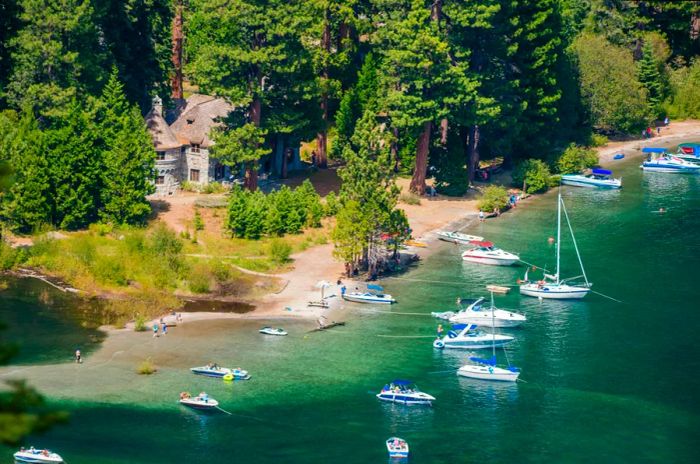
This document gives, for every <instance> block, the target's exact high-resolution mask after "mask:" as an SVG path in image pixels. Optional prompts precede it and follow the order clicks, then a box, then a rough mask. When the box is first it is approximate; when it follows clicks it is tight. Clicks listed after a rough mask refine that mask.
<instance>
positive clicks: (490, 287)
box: [486, 285, 510, 294]
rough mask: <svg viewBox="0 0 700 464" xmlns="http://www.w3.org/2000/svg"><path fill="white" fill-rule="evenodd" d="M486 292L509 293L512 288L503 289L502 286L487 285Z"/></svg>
mask: <svg viewBox="0 0 700 464" xmlns="http://www.w3.org/2000/svg"><path fill="white" fill-rule="evenodd" d="M486 290H488V291H489V292H493V293H504V294H505V293H508V292H509V291H510V287H502V286H500V285H487V286H486Z"/></svg>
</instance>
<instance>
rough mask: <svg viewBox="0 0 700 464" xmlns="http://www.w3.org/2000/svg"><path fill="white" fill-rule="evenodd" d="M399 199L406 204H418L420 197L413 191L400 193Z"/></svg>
mask: <svg viewBox="0 0 700 464" xmlns="http://www.w3.org/2000/svg"><path fill="white" fill-rule="evenodd" d="M399 201H400V202H403V203H406V204H407V205H420V197H419V196H418V195H414V194H413V193H402V194H401V195H400V196H399Z"/></svg>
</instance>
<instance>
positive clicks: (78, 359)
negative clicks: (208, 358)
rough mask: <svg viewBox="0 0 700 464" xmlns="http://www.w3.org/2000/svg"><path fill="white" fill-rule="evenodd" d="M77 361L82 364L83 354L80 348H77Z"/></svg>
mask: <svg viewBox="0 0 700 464" xmlns="http://www.w3.org/2000/svg"><path fill="white" fill-rule="evenodd" d="M75 362H77V363H78V364H82V362H83V356H82V355H81V354H80V350H75Z"/></svg>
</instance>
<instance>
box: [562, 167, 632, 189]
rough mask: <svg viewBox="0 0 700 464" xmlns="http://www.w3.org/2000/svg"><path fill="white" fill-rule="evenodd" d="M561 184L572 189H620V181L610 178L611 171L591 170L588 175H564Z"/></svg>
mask: <svg viewBox="0 0 700 464" xmlns="http://www.w3.org/2000/svg"><path fill="white" fill-rule="evenodd" d="M561 183H562V184H564V185H571V186H574V187H593V188H602V189H619V188H621V187H622V179H615V178H613V177H612V171H608V170H607V169H593V170H591V173H590V174H588V175H583V174H564V175H563V176H561Z"/></svg>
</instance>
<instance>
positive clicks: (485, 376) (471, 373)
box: [457, 364, 520, 382]
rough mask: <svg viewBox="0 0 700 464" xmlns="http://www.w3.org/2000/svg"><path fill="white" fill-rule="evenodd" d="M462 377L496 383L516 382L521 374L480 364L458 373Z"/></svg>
mask: <svg viewBox="0 0 700 464" xmlns="http://www.w3.org/2000/svg"><path fill="white" fill-rule="evenodd" d="M457 375H459V376H461V377H469V378H470V379H480V380H491V381H496V382H515V381H516V380H518V376H520V372H513V371H509V370H508V369H503V368H500V367H496V366H483V365H479V364H467V365H466V366H462V367H460V368H459V370H458V371H457Z"/></svg>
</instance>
